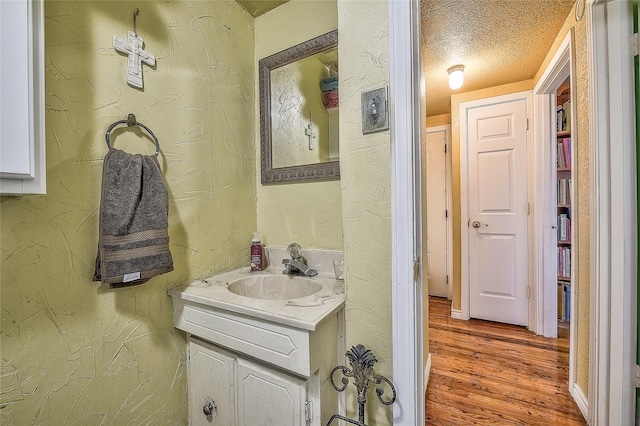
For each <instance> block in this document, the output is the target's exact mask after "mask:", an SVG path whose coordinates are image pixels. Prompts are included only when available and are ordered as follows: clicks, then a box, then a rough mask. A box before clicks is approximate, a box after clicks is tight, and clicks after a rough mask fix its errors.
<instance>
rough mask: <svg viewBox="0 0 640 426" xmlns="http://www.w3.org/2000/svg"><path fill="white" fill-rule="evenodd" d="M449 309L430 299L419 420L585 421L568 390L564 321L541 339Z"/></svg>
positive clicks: (499, 422) (444, 422)
mask: <svg viewBox="0 0 640 426" xmlns="http://www.w3.org/2000/svg"><path fill="white" fill-rule="evenodd" d="M450 313H451V302H450V301H448V300H446V299H441V298H433V297H432V298H430V302H429V350H430V352H431V374H430V378H429V384H428V387H427V396H426V402H425V404H426V424H427V425H563V426H564V425H567V426H568V425H586V422H585V421H584V418H583V417H582V414H581V413H580V410H579V409H578V407H577V405H576V404H575V402H574V401H573V398H572V397H571V395H570V394H569V391H568V377H569V329H568V324H565V325H566V326H565V327H561V328H560V329H559V330H558V333H559V337H558V339H548V338H544V337H540V336H536V335H535V334H534V333H532V332H530V331H529V330H527V329H526V328H524V327H518V326H512V325H506V324H499V323H493V322H489V321H481V320H471V321H461V320H454V319H451V318H450Z"/></svg>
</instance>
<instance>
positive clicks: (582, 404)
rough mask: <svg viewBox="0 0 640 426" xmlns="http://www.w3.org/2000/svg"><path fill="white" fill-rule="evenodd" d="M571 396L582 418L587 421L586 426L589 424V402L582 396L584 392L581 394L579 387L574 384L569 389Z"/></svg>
mask: <svg viewBox="0 0 640 426" xmlns="http://www.w3.org/2000/svg"><path fill="white" fill-rule="evenodd" d="M571 396H573V400H574V401H575V402H576V404H577V405H578V408H579V409H580V412H581V413H582V416H583V417H584V419H585V420H586V421H587V424H589V400H588V399H587V397H586V396H585V395H584V392H582V389H580V386H578V385H577V384H575V383H574V384H573V386H572V387H571Z"/></svg>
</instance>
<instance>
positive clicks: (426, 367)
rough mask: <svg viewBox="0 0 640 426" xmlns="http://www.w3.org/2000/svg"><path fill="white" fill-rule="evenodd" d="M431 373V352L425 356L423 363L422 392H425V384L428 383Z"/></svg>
mask: <svg viewBox="0 0 640 426" xmlns="http://www.w3.org/2000/svg"><path fill="white" fill-rule="evenodd" d="M430 375H431V352H429V356H427V362H426V363H425V364H424V393H425V395H426V394H427V385H428V384H429V377H430Z"/></svg>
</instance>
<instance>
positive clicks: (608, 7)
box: [585, 0, 638, 425]
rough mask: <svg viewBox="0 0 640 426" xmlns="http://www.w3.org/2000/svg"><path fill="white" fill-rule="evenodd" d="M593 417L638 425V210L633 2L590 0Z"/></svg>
mask: <svg viewBox="0 0 640 426" xmlns="http://www.w3.org/2000/svg"><path fill="white" fill-rule="evenodd" d="M585 18H586V25H587V30H586V33H587V48H588V49H587V52H588V54H589V67H590V68H589V134H590V135H591V137H590V141H589V142H590V147H589V150H590V156H591V175H592V182H591V188H590V193H591V197H592V198H591V207H590V215H591V222H590V228H591V241H590V246H591V248H592V249H591V258H590V264H591V270H590V275H591V289H590V290H591V294H590V324H589V326H590V330H589V333H590V336H589V419H588V420H589V421H590V424H593V425H606V424H634V417H635V398H634V395H635V383H634V382H635V380H634V378H635V374H634V373H633V370H634V366H635V351H636V327H637V325H636V315H637V306H636V300H637V299H636V295H637V288H636V287H637V281H636V280H637V269H638V265H637V255H636V254H637V243H636V242H637V236H638V230H637V222H636V218H637V209H636V191H635V190H634V189H635V187H636V182H635V178H636V177H635V173H636V167H637V164H636V160H635V159H636V155H635V154H636V148H635V132H636V131H637V129H635V120H634V117H635V116H634V114H635V103H634V99H633V97H634V93H633V90H630V89H631V88H632V87H633V85H634V82H633V56H632V55H631V53H630V52H631V51H632V50H631V34H633V13H632V5H631V2H630V1H627V0H609V1H607V2H603V1H598V0H588V3H587V7H586V11H585Z"/></svg>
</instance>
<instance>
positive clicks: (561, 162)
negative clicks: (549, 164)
mask: <svg viewBox="0 0 640 426" xmlns="http://www.w3.org/2000/svg"><path fill="white" fill-rule="evenodd" d="M557 162H558V168H560V169H570V168H571V138H562V139H560V141H559V142H558V145H557Z"/></svg>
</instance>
